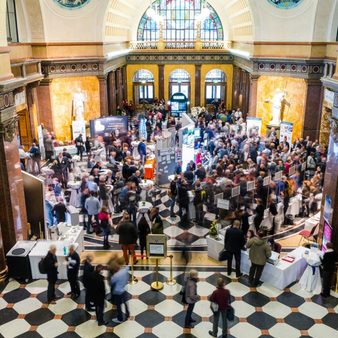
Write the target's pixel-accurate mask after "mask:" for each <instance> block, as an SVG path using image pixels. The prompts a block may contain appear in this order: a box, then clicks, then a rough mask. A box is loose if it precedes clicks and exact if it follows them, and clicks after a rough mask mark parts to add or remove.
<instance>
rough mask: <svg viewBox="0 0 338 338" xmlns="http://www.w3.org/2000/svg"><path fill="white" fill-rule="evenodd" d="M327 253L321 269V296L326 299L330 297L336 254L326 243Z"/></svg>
mask: <svg viewBox="0 0 338 338" xmlns="http://www.w3.org/2000/svg"><path fill="white" fill-rule="evenodd" d="M326 247H327V251H326V252H325V254H324V256H323V260H322V267H323V292H322V293H321V296H322V297H324V298H326V297H330V289H331V283H332V277H333V275H334V272H335V269H336V266H335V265H336V262H337V253H336V252H335V251H334V250H333V244H332V243H330V242H329V243H326Z"/></svg>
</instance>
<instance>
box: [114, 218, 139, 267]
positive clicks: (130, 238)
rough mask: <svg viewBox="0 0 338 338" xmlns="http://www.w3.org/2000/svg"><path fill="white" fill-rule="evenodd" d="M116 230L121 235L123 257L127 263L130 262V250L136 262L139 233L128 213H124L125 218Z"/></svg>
mask: <svg viewBox="0 0 338 338" xmlns="http://www.w3.org/2000/svg"><path fill="white" fill-rule="evenodd" d="M116 232H117V233H118V235H119V244H121V246H122V251H123V257H124V260H125V263H126V265H128V264H129V252H130V253H131V255H132V258H133V261H134V264H136V263H137V259H136V254H135V244H136V241H137V235H138V234H137V230H136V227H135V225H134V224H133V223H132V222H131V221H130V216H129V214H128V213H126V212H125V213H124V215H123V219H122V221H121V223H120V224H119V225H118V226H117V229H116Z"/></svg>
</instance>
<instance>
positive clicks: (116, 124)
mask: <svg viewBox="0 0 338 338" xmlns="http://www.w3.org/2000/svg"><path fill="white" fill-rule="evenodd" d="M90 133H91V136H92V137H97V136H103V135H104V134H107V133H108V134H110V135H111V134H112V135H114V136H115V137H119V136H121V135H125V134H127V133H128V117H127V116H109V117H104V118H101V119H96V120H92V121H90Z"/></svg>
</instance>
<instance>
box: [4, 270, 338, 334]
mask: <svg viewBox="0 0 338 338" xmlns="http://www.w3.org/2000/svg"><path fill="white" fill-rule="evenodd" d="M198 270H199V276H200V281H199V283H198V293H199V294H200V295H201V301H199V302H198V303H197V304H196V306H195V310H194V318H195V319H196V323H195V324H196V325H195V327H194V328H193V329H191V330H187V329H183V323H184V315H185V312H184V307H183V305H182V303H181V296H180V294H179V292H180V289H181V284H182V282H183V280H184V276H185V275H184V271H183V269H182V270H180V271H174V277H175V278H176V280H177V282H178V283H177V284H176V285H174V286H169V285H167V284H166V283H165V284H164V289H163V290H161V291H159V292H156V291H152V290H151V289H150V284H151V283H152V282H153V281H154V278H155V276H154V274H153V272H152V271H147V270H143V269H142V268H137V270H136V271H135V276H136V277H137V278H138V280H139V282H138V283H137V284H135V285H129V286H128V293H129V298H130V300H129V307H130V312H131V317H130V319H129V320H128V321H126V322H123V323H122V324H119V325H117V324H113V322H112V321H111V319H112V318H113V317H115V316H116V311H115V309H114V308H113V307H112V305H111V304H110V303H109V302H108V301H106V308H105V320H107V321H108V322H109V324H108V326H107V327H106V326H98V325H97V323H96V321H95V316H94V313H88V312H87V311H85V310H84V305H83V303H84V290H83V289H82V291H81V296H80V297H79V298H78V299H77V300H75V301H74V300H72V299H71V298H69V297H68V296H66V294H67V292H69V290H70V289H69V284H68V282H67V281H60V284H59V285H58V289H57V295H58V296H61V297H62V298H61V299H60V300H58V301H57V304H56V305H50V306H48V305H46V304H45V302H46V286H47V283H46V281H45V280H37V281H33V282H31V283H29V284H27V285H20V284H19V283H18V282H16V281H10V282H9V283H8V284H7V285H6V286H5V287H4V289H3V290H2V291H1V294H0V337H5V338H14V337H24V338H31V337H46V338H53V337H60V338H61V337H63V338H66V337H69V338H73V337H88V338H91V337H121V338H134V337H142V338H150V337H159V338H175V337H187V338H188V337H189V338H192V337H198V338H207V337H209V335H208V331H209V330H210V329H211V327H212V324H211V319H212V313H211V310H210V308H209V302H208V300H207V296H208V295H210V294H211V293H212V291H213V290H214V285H215V282H216V279H217V278H218V277H219V276H220V275H221V276H222V277H223V278H224V279H225V281H226V283H227V288H228V289H229V290H230V292H231V295H232V305H233V307H234V308H235V315H236V318H235V321H234V322H233V323H231V324H230V330H229V333H230V334H229V337H240V338H241V337H245V338H251V337H252V338H254V337H278V338H294V337H314V338H328V337H337V336H338V334H337V332H338V299H337V298H334V297H330V298H328V299H326V300H324V299H322V298H321V297H320V296H312V295H311V294H308V293H307V292H304V291H302V290H300V287H299V285H298V284H294V285H293V286H291V287H290V288H288V289H285V290H277V289H275V288H273V287H270V286H269V285H267V284H263V285H262V286H260V287H259V288H257V289H255V288H250V287H249V286H248V282H247V278H246V276H244V277H241V278H240V280H239V281H237V280H236V279H230V278H228V277H227V276H226V275H225V274H224V268H222V267H210V268H198ZM168 276H169V271H168V269H166V268H162V269H160V280H161V281H163V282H165V281H166V279H167V278H168ZM108 290H109V287H108V282H107V291H108ZM108 298H109V295H108V294H107V299H108ZM219 334H221V330H219Z"/></svg>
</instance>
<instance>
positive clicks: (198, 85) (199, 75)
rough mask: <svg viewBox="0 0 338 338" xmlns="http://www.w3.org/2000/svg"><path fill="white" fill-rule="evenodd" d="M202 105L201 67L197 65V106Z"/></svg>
mask: <svg viewBox="0 0 338 338" xmlns="http://www.w3.org/2000/svg"><path fill="white" fill-rule="evenodd" d="M200 105H201V65H195V106H196V107H198V106H200Z"/></svg>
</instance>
